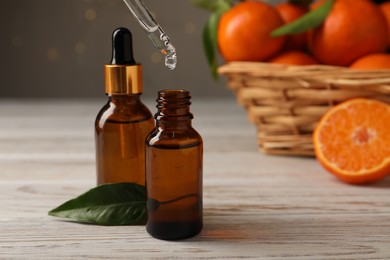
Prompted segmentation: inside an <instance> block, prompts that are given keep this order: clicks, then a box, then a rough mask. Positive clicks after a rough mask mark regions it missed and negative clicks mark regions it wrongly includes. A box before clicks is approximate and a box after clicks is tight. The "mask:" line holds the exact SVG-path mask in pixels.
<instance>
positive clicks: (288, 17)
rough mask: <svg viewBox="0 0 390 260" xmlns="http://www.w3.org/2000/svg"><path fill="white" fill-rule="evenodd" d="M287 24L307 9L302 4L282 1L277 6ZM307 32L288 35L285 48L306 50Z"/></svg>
mask: <svg viewBox="0 0 390 260" xmlns="http://www.w3.org/2000/svg"><path fill="white" fill-rule="evenodd" d="M275 8H276V10H277V11H278V12H279V14H280V16H281V17H282V19H283V21H284V23H285V24H287V23H291V22H293V21H295V20H296V19H298V18H300V17H301V16H303V15H304V14H306V12H307V10H306V9H305V8H303V7H301V6H298V5H294V4H290V3H281V4H278V5H276V6H275ZM306 38H307V36H306V32H304V33H299V34H295V35H289V36H287V40H286V43H285V44H284V49H285V50H304V49H305V48H306Z"/></svg>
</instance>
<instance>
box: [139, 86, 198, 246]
mask: <svg viewBox="0 0 390 260" xmlns="http://www.w3.org/2000/svg"><path fill="white" fill-rule="evenodd" d="M190 98H191V97H190V94H189V92H188V91H184V90H162V91H160V92H159V96H158V99H157V102H158V105H157V108H158V112H157V113H156V115H155V118H156V127H155V129H154V130H153V131H152V132H151V133H150V134H149V135H148V137H147V138H146V187H147V196H148V200H147V208H148V220H147V224H146V230H147V231H148V233H149V234H150V235H152V236H153V237H155V238H159V239H166V240H176V239H183V238H188V237H192V236H195V235H197V234H198V233H199V232H200V231H201V229H202V225H203V220H202V219H203V213H202V212H203V204H202V160H203V158H202V154H203V143H202V138H201V136H200V135H199V134H198V133H197V132H196V131H195V129H193V128H192V125H191V119H192V118H193V115H192V114H191V113H190V104H191V103H190Z"/></svg>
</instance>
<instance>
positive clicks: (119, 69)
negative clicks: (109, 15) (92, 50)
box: [95, 28, 154, 185]
mask: <svg viewBox="0 0 390 260" xmlns="http://www.w3.org/2000/svg"><path fill="white" fill-rule="evenodd" d="M132 52H133V51H132V37H131V33H130V31H129V30H127V29H125V28H119V29H117V30H115V31H114V34H113V53H112V60H111V64H108V65H106V66H105V78H106V93H107V95H108V102H107V104H106V105H105V106H104V107H103V108H102V109H101V110H100V112H99V114H98V115H97V118H96V121H95V143H96V168H97V183H98V184H104V183H114V182H132V183H137V184H140V185H145V138H146V136H147V135H148V133H150V131H151V130H152V129H153V127H154V120H153V117H152V114H151V113H150V111H149V109H148V108H147V107H146V106H145V105H144V104H143V103H142V102H141V100H140V95H141V93H142V71H141V65H139V64H137V63H136V62H135V61H134V59H133V53H132Z"/></svg>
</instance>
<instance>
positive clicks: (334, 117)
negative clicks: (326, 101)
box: [313, 98, 390, 184]
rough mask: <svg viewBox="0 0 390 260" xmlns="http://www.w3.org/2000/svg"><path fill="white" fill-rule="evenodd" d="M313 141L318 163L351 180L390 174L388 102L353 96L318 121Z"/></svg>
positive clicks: (346, 180) (375, 178) (375, 177)
mask: <svg viewBox="0 0 390 260" xmlns="http://www.w3.org/2000/svg"><path fill="white" fill-rule="evenodd" d="M313 142H314V147H315V153H316V156H317V159H318V160H319V162H320V163H321V165H322V166H323V167H324V168H325V169H327V170H328V171H329V172H330V173H332V174H334V175H335V176H337V177H338V178H339V179H341V180H343V181H345V182H348V183H353V184H363V183H369V182H374V181H378V180H380V179H382V178H384V177H385V176H387V175H388V174H390V105H388V104H386V103H383V102H381V101H377V100H371V99H363V98H359V99H352V100H349V101H346V102H343V103H341V104H339V105H337V106H335V107H333V108H331V109H329V110H328V112H327V113H326V114H325V115H324V116H323V117H322V119H321V120H320V122H319V123H318V125H317V127H316V129H315V131H314V135H313Z"/></svg>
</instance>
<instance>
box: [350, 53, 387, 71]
mask: <svg viewBox="0 0 390 260" xmlns="http://www.w3.org/2000/svg"><path fill="white" fill-rule="evenodd" d="M350 68H352V69H362V70H375V69H390V54H386V53H376V54H369V55H366V56H363V57H361V58H360V59H358V60H356V61H355V62H354V63H352V64H351V66H350Z"/></svg>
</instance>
